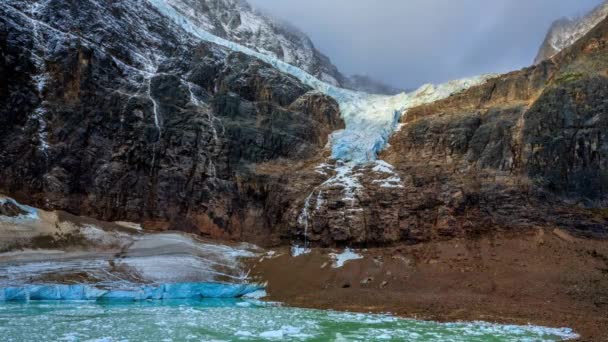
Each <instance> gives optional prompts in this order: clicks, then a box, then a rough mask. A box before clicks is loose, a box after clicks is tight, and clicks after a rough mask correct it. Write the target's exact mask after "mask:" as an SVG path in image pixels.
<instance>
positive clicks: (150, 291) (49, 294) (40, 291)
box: [0, 283, 264, 302]
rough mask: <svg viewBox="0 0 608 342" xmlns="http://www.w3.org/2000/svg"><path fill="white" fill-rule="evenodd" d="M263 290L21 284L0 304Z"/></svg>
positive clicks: (2, 293) (3, 293)
mask: <svg viewBox="0 0 608 342" xmlns="http://www.w3.org/2000/svg"><path fill="white" fill-rule="evenodd" d="M261 290H264V287H263V286H260V285H255V284H224V283H175V284H161V285H140V286H134V287H132V288H126V289H101V288H98V287H95V286H91V285H82V284H76V285H64V284H50V285H49V284H44V285H22V286H13V287H4V288H0V301H5V302H14V301H38V300H51V301H53V300H64V301H71V300H93V301H106V302H120V301H131V302H132V301H144V300H163V299H196V298H239V297H242V296H245V295H247V294H251V293H255V292H257V291H261Z"/></svg>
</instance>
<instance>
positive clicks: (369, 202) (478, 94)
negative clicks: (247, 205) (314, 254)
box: [288, 20, 608, 245]
mask: <svg viewBox="0 0 608 342" xmlns="http://www.w3.org/2000/svg"><path fill="white" fill-rule="evenodd" d="M606 42H608V20H605V21H603V22H602V23H601V24H600V25H599V26H597V27H596V28H595V29H594V30H592V31H591V32H589V33H588V34H587V35H586V36H585V37H583V38H582V39H581V40H579V41H578V42H576V43H575V44H573V45H572V46H571V47H569V48H568V49H566V50H564V51H563V52H561V53H560V54H558V55H557V56H555V57H554V58H553V59H552V60H550V61H545V62H542V63H540V64H538V65H536V66H533V67H529V68H525V69H523V70H520V71H515V72H512V73H509V74H505V75H501V76H498V77H496V78H494V79H490V80H489V81H488V82H486V83H484V84H482V85H480V86H476V87H472V88H470V89H468V90H466V91H463V92H460V93H457V94H453V95H452V96H450V97H448V98H447V99H445V100H440V101H437V102H434V103H431V104H428V105H422V106H419V107H416V108H412V109H410V110H409V111H407V112H406V113H404V116H403V119H402V125H401V128H400V130H399V131H398V132H396V133H395V134H394V135H393V137H392V138H391V140H390V146H389V148H387V149H386V150H385V151H384V152H383V153H382V154H381V155H380V158H381V159H383V160H385V161H387V162H389V163H390V164H386V165H385V164H382V162H378V163H376V164H375V165H374V164H372V165H360V166H357V167H355V168H353V169H348V172H342V173H341V172H340V168H338V169H337V170H338V172H337V173H336V174H335V175H334V178H333V179H334V181H325V182H320V183H316V184H315V185H314V186H313V187H309V188H308V189H309V190H307V191H304V193H309V194H310V195H309V196H308V197H302V199H301V202H300V203H299V204H298V205H296V206H294V207H293V208H292V214H291V218H290V219H289V220H288V222H291V223H292V229H291V232H292V234H294V235H296V236H299V237H300V239H301V240H304V241H312V243H313V244H321V245H331V244H334V243H338V244H344V245H353V244H355V245H357V244H359V245H370V244H371V245H384V244H387V243H388V244H390V243H395V242H398V241H407V242H410V243H418V242H425V241H431V240H437V239H440V240H441V239H449V238H454V237H473V238H474V237H477V236H481V235H486V234H492V233H493V232H497V231H502V232H523V231H527V230H530V229H532V228H536V227H546V228H555V227H560V228H563V229H566V230H568V231H570V232H572V233H575V234H578V235H582V236H588V237H607V236H608V229H607V228H608V216H607V215H606V212H605V209H602V208H605V207H606V205H607V203H608V171H607V170H608V164H607V163H606V160H608V149H607V146H608V136H607V135H606V133H605V132H606V131H607V128H608V116H607V114H606V113H608V107H607V104H606V101H605V99H606V98H607V96H608V93H606V90H607V89H608V78H607V76H608V59H607V58H606V56H607V53H608V45H607V44H606ZM317 171H318V169H317ZM301 178H307V179H314V177H313V176H312V175H309V176H307V177H301ZM336 180H337V181H336ZM348 181H350V182H351V186H350V187H349V188H350V189H353V190H352V191H351V192H350V193H348V192H345V191H344V189H345V188H348V187H345V186H344V183H348ZM340 183H342V184H340ZM352 184H354V186H353V185H352ZM301 208H303V209H301ZM302 218H304V219H302Z"/></svg>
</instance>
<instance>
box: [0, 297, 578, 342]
mask: <svg viewBox="0 0 608 342" xmlns="http://www.w3.org/2000/svg"><path fill="white" fill-rule="evenodd" d="M573 336H575V335H574V334H573V333H572V332H571V331H570V330H569V329H549V328H541V327H533V326H509V325H494V324H489V323H481V322H475V323H449V324H440V323H435V322H423V321H415V320H405V319H399V318H395V317H392V316H388V315H372V314H356V313H343V312H335V311H322V310H305V309H296V308H289V307H282V306H278V305H272V304H267V303H263V302H259V301H247V300H238V299H205V300H189V301H183V300H179V301H150V302H139V303H136V302H134V303H122V304H117V303H114V304H104V303H96V302H85V301H82V302H57V301H55V302H23V303H2V304H0V340H2V341H7V342H8V341H28V342H29V341H559V340H563V339H565V338H568V337H573Z"/></svg>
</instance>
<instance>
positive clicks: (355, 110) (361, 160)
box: [149, 0, 495, 255]
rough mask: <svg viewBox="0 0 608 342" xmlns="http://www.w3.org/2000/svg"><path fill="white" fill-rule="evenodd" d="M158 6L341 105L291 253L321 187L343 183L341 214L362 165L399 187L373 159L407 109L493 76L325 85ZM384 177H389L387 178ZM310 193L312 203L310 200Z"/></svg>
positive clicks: (319, 201) (195, 31) (351, 206)
mask: <svg viewBox="0 0 608 342" xmlns="http://www.w3.org/2000/svg"><path fill="white" fill-rule="evenodd" d="M149 2H150V3H151V4H152V5H153V6H155V7H156V9H157V10H158V11H159V12H161V13H162V14H164V15H165V16H167V17H169V18H171V19H172V20H173V21H174V22H175V23H176V24H178V25H179V26H180V27H182V28H183V29H184V30H185V31H186V32H188V33H190V34H192V35H193V36H195V37H197V38H199V39H201V40H204V41H207V42H211V43H214V44H217V45H220V46H223V47H226V48H228V49H230V50H232V51H238V52H242V53H244V54H247V55H249V56H252V57H255V58H258V59H260V60H262V61H264V62H266V63H269V64H270V65H272V66H273V67H275V68H276V69H278V70H280V71H281V72H284V73H286V74H289V75H291V76H294V77H296V78H297V79H298V80H300V81H301V82H302V83H304V84H306V85H308V86H310V87H312V88H313V89H316V90H318V91H320V92H322V93H324V94H326V95H328V96H330V97H332V98H334V99H335V100H336V101H337V102H338V104H339V106H340V112H341V116H342V118H343V120H344V122H345V124H346V128H345V129H343V130H339V131H336V132H334V133H332V134H331V136H330V140H329V144H330V145H331V159H332V160H333V161H332V165H329V164H325V163H324V164H321V165H319V166H318V167H317V172H318V173H321V174H323V175H327V174H328V173H334V176H332V177H330V178H328V179H327V180H326V181H325V182H323V183H322V184H321V185H319V186H318V187H316V188H315V189H314V190H313V191H312V192H311V193H310V195H308V197H307V198H306V200H305V202H304V207H303V208H302V210H301V212H300V214H299V216H298V218H297V223H298V225H299V226H300V227H301V228H302V229H303V238H304V239H303V240H304V241H303V246H294V248H293V253H294V254H296V255H297V254H301V253H305V252H308V251H309V250H308V234H309V232H308V229H309V221H310V219H311V217H310V215H311V213H312V212H313V211H314V210H319V208H320V206H321V205H323V188H325V187H335V186H338V187H341V188H342V189H343V190H342V191H343V196H344V197H343V201H344V202H345V203H346V204H347V207H346V208H344V214H345V215H348V214H349V213H352V212H357V211H362V209H361V208H359V207H358V201H357V199H356V196H357V194H358V193H359V192H361V191H364V189H363V185H362V183H361V181H360V179H359V177H361V176H362V174H361V173H359V172H358V170H357V169H358V168H359V167H361V166H362V165H371V166H373V171H375V172H377V173H380V174H384V177H383V178H381V179H376V180H372V182H373V183H378V184H380V186H381V187H384V188H402V187H403V186H402V185H401V184H400V183H401V179H400V177H399V176H398V175H397V173H396V172H395V171H394V170H393V167H392V166H391V165H390V164H388V163H386V162H383V161H379V160H377V157H378V153H379V152H380V151H381V150H383V149H384V148H385V147H386V145H387V143H388V140H389V138H390V136H391V135H392V133H393V132H395V131H396V130H397V129H398V128H399V121H400V119H401V117H402V115H404V114H405V113H406V112H407V110H408V109H409V108H412V107H416V106H420V105H422V104H426V103H431V102H434V101H437V100H440V99H444V98H446V97H448V96H450V95H452V94H454V93H457V92H460V91H463V90H465V89H468V88H470V87H472V86H476V85H479V84H482V83H484V82H485V81H487V80H488V79H490V78H492V77H494V76H495V75H483V76H478V77H474V78H468V79H462V80H456V81H451V82H448V83H444V84H441V85H438V86H434V85H430V84H429V85H424V86H422V87H421V88H419V89H418V90H416V91H414V92H411V93H402V94H399V95H395V96H383V95H372V94H366V93H362V92H355V91H352V90H346V89H341V88H338V87H335V86H333V85H330V84H327V83H325V82H323V81H320V80H319V79H317V78H315V77H313V76H312V75H310V74H308V73H306V72H304V71H303V70H302V69H300V68H298V67H295V66H293V65H290V64H287V63H285V62H283V61H281V60H279V59H277V58H274V57H271V56H268V55H265V54H262V53H260V52H257V51H254V50H252V49H249V48H247V47H244V46H241V45H239V44H236V43H234V42H231V41H228V40H225V39H222V38H220V37H217V36H214V35H212V34H210V33H209V32H207V31H204V30H202V29H200V28H199V27H197V26H196V25H195V24H193V23H192V22H191V21H190V20H189V19H188V18H187V17H186V16H184V15H183V14H181V13H180V12H179V11H177V10H176V9H175V8H174V7H172V6H171V5H169V4H167V3H166V2H165V1H162V0H149ZM386 175H388V177H386ZM313 196H314V197H315V199H314V206H313V205H312V204H313Z"/></svg>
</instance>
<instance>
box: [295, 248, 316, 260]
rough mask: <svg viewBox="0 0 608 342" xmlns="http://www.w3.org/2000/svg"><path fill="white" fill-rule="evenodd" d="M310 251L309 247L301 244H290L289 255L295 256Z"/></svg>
mask: <svg viewBox="0 0 608 342" xmlns="http://www.w3.org/2000/svg"><path fill="white" fill-rule="evenodd" d="M310 252H312V250H311V249H310V248H306V247H301V246H291V256H292V257H294V258H297V257H299V256H301V255H304V254H308V253H310Z"/></svg>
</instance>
